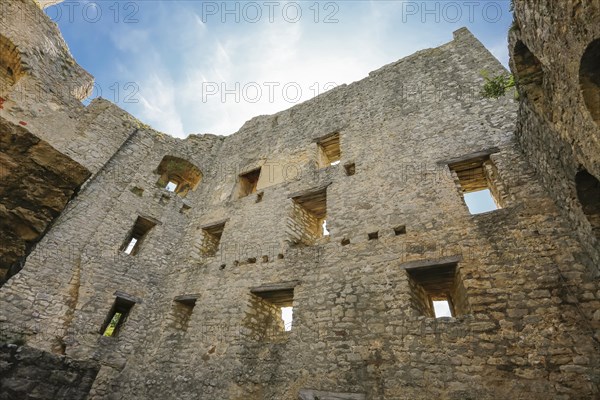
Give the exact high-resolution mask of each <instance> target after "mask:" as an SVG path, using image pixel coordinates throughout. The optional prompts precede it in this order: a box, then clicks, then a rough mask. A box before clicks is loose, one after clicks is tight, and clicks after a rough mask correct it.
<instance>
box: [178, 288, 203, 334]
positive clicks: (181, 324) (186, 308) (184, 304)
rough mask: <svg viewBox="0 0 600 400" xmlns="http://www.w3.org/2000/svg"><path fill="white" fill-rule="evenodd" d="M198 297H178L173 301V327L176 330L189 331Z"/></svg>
mask: <svg viewBox="0 0 600 400" xmlns="http://www.w3.org/2000/svg"><path fill="white" fill-rule="evenodd" d="M197 298H198V296H196V295H183V296H177V297H175V299H174V300H173V317H174V318H173V319H174V321H173V325H174V327H175V328H176V329H179V330H184V331H185V330H187V327H188V324H189V321H190V318H191V317H192V313H193V312H194V307H195V306H196V299H197Z"/></svg>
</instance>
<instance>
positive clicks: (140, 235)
mask: <svg viewBox="0 0 600 400" xmlns="http://www.w3.org/2000/svg"><path fill="white" fill-rule="evenodd" d="M155 226H156V222H154V221H151V220H149V219H146V218H144V217H138V218H137V220H136V221H135V224H134V225H133V228H132V229H131V232H130V233H129V235H128V236H127V239H125V242H124V243H123V245H122V246H121V251H123V252H124V253H125V254H129V255H132V256H134V255H136V254H137V253H138V252H139V250H140V245H141V243H142V241H143V239H144V238H145V237H146V235H148V232H150V230H151V229H152V228H154V227H155Z"/></svg>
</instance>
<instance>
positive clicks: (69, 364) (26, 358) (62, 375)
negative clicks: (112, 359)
mask: <svg viewBox="0 0 600 400" xmlns="http://www.w3.org/2000/svg"><path fill="white" fill-rule="evenodd" d="M0 372H1V373H2V374H0V398H1V399H7V400H8V399H23V400H29V399H73V400H76V399H81V400H83V399H85V398H87V395H88V393H89V390H90V388H91V387H92V384H93V382H94V379H95V377H96V374H97V373H98V365H97V364H95V363H93V362H91V361H83V362H81V361H79V362H77V361H73V360H69V359H66V358H65V357H61V356H55V355H51V354H48V353H44V352H42V351H40V350H38V349H34V348H31V347H27V346H17V345H3V346H0Z"/></svg>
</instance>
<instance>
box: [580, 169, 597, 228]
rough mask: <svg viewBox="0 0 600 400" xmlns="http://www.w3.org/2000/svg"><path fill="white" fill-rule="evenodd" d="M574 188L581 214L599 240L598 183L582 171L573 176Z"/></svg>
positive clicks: (594, 178)
mask: <svg viewBox="0 0 600 400" xmlns="http://www.w3.org/2000/svg"><path fill="white" fill-rule="evenodd" d="M575 186H576V188H577V197H578V198H579V202H580V203H581V207H582V208H583V212H584V213H585V215H586V217H587V219H588V220H589V221H590V224H591V225H592V232H593V233H594V235H595V236H596V238H598V240H600V181H598V179H596V177H594V176H593V175H591V174H590V173H589V172H587V171H586V170H582V171H579V172H578V173H577V175H575Z"/></svg>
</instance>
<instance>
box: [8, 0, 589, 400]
mask: <svg viewBox="0 0 600 400" xmlns="http://www.w3.org/2000/svg"><path fill="white" fill-rule="evenodd" d="M1 6H2V13H1V14H0V49H1V53H0V55H1V57H0V67H1V68H0V196H1V201H0V216H1V218H0V285H1V286H0V342H1V343H0V399H2V400H4V399H86V398H87V399H127V400H129V399H211V400H215V399H238V400H248V399H256V400H261V399H270V400H296V399H302V400H317V399H320V400H367V399H368V400H383V399H386V400H387V399H390V400H393V399H398V400H400V399H407V400H408V399H410V400H413V399H434V398H440V399H456V400H458V399H477V400H479V399H501V400H504V399H528V400H537V399H539V400H546V399H563V400H567V399H573V400H575V399H597V398H598V396H600V352H599V346H600V343H599V341H600V285H599V279H600V273H599V267H600V184H599V182H598V178H599V177H600V4H599V2H598V1H596V0H594V1H561V2H550V1H539V0H535V1H534V0H517V1H515V4H514V12H515V22H514V25H513V27H512V28H511V30H510V32H509V33H508V35H509V42H510V51H511V69H512V71H513V74H514V76H515V78H516V82H517V89H518V94H519V96H518V99H516V98H515V96H514V95H513V94H510V93H509V94H507V95H505V96H502V97H500V98H498V99H489V98H484V97H482V96H481V94H480V89H481V86H482V85H483V81H484V80H483V78H482V76H481V71H482V70H486V71H489V72H490V73H492V74H502V73H505V72H506V71H505V70H504V68H503V67H502V65H501V64H500V63H499V62H498V61H497V60H496V59H495V58H494V57H493V56H492V55H491V53H489V51H488V50H486V49H485V47H484V46H483V45H482V44H481V43H480V42H479V41H478V40H477V39H476V38H475V37H474V36H473V35H472V34H471V33H470V32H469V31H468V30H467V29H465V28H463V29H459V30H457V31H456V32H454V37H453V39H452V41H450V42H448V43H446V44H444V45H442V46H440V47H437V48H433V49H425V50H422V51H419V52H418V53H415V54H413V55H411V56H409V57H406V58H403V59H401V60H399V61H397V62H395V63H392V64H389V65H386V66H384V67H382V68H381V69H379V70H377V71H374V72H372V73H370V74H369V76H368V77H366V78H365V79H363V80H361V81H358V82H354V83H352V84H349V85H343V86H341V87H338V88H335V89H332V90H330V91H328V92H326V93H324V94H322V95H320V96H318V97H316V98H314V99H312V100H310V101H307V102H305V103H302V104H299V105H296V106H294V107H292V108H290V109H288V110H285V111H282V112H279V113H277V114H274V115H268V116H259V117H256V118H253V119H252V120H250V121H248V122H246V124H245V125H244V126H243V127H242V128H241V129H240V130H239V131H238V132H237V133H235V134H233V135H231V136H227V137H221V136H216V135H210V134H205V135H190V136H189V137H188V138H186V139H184V140H180V139H176V138H173V137H170V136H167V135H165V134H162V133H160V132H157V131H155V130H153V129H152V128H150V127H148V126H146V125H144V124H142V123H140V122H139V121H137V120H136V119H135V118H133V117H132V116H131V115H129V114H128V113H126V112H125V111H123V110H121V109H120V108H118V107H117V106H115V105H114V104H112V103H110V102H108V101H106V100H102V99H96V100H94V101H93V102H92V103H91V104H90V105H88V106H87V107H86V106H84V105H83V104H82V102H81V101H82V99H84V98H86V97H87V96H88V95H89V93H90V91H91V88H92V84H93V78H92V77H91V76H90V74H88V73H87V72H86V71H84V70H83V69H82V68H81V67H80V66H78V64H77V63H76V62H75V61H74V60H73V58H72V57H71V55H70V53H69V51H68V49H67V46H66V44H65V42H64V40H63V39H62V36H61V34H60V32H59V31H58V28H57V27H56V25H55V24H54V23H53V22H52V21H50V19H49V18H48V17H47V16H46V15H45V14H44V13H43V11H42V10H41V8H40V6H39V5H38V4H37V3H36V2H35V1H34V0H2V1H1ZM482 189H487V190H489V193H490V194H491V196H492V197H493V200H494V203H495V208H496V209H495V210H493V211H490V212H486V213H480V214H471V212H470V211H469V208H468V207H467V205H466V203H465V196H467V195H469V194H470V193H472V192H475V191H479V190H482ZM324 225H326V230H325V229H324V228H323V226H324ZM436 302H442V303H444V304H445V305H446V306H447V307H448V309H449V312H450V314H451V316H446V317H439V315H438V314H437V311H436V309H435V307H434V305H435V303H436ZM282 309H287V310H290V309H291V312H292V314H291V315H292V316H293V319H292V321H291V324H288V325H285V324H284V322H283V320H282V318H281V315H282Z"/></svg>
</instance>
